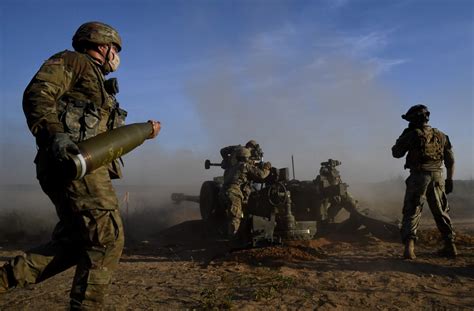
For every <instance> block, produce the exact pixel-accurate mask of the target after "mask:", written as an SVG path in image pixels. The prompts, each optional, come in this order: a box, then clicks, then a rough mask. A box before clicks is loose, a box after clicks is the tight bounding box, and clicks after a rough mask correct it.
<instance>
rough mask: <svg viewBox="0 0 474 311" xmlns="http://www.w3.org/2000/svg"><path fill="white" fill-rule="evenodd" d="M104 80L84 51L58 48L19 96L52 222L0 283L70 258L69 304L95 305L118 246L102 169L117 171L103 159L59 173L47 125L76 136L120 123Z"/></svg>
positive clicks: (1, 274)
mask: <svg viewBox="0 0 474 311" xmlns="http://www.w3.org/2000/svg"><path fill="white" fill-rule="evenodd" d="M104 82H105V78H104V73H103V72H102V70H101V67H100V66H99V64H98V63H97V62H96V61H95V60H94V59H92V58H91V57H90V56H89V55H88V54H85V53H78V52H71V51H63V52H60V53H58V54H56V55H54V56H52V57H51V58H50V59H49V60H47V61H46V62H45V63H44V64H43V66H42V67H41V68H40V70H39V71H38V72H37V73H36V75H35V76H34V77H33V79H32V80H31V82H30V84H29V85H28V87H27V88H26V90H25V92H24V97H23V109H24V112H25V116H26V119H27V122H28V126H29V128H30V130H31V132H32V133H33V135H34V136H35V138H36V143H37V146H38V153H37V156H36V158H35V163H36V169H37V178H38V180H39V182H40V185H41V188H42V189H43V191H44V192H45V193H46V194H47V195H48V197H49V198H50V199H51V201H52V202H53V203H54V205H55V208H56V212H57V215H58V217H59V222H58V224H57V225H56V227H55V229H54V232H53V234H52V239H51V241H50V242H49V243H47V244H45V245H42V246H39V247H37V248H34V249H31V250H29V251H27V252H26V253H25V254H23V255H21V256H17V257H16V258H14V259H12V260H10V261H9V262H8V263H7V264H6V265H5V266H4V267H3V268H1V270H0V282H2V278H3V279H7V280H8V281H7V282H5V281H4V282H3V283H8V284H3V286H4V287H5V288H12V287H15V286H19V287H23V286H25V285H27V284H34V283H38V282H41V281H43V280H45V279H47V278H49V277H51V276H53V275H55V274H58V273H60V272H62V271H64V270H66V269H68V268H70V267H72V266H74V265H76V266H77V268H76V272H75V275H74V280H73V284H72V289H71V292H70V298H71V308H72V309H90V310H99V309H101V307H102V304H103V300H104V296H105V293H106V290H107V288H108V285H109V284H110V281H111V274H112V271H114V270H115V269H116V268H117V265H118V262H119V259H120V256H121V254H122V250H123V245H124V234H123V227H122V220H121V216H120V213H119V210H118V207H119V206H118V200H117V197H116V194H115V191H114V188H113V186H112V182H111V178H110V175H109V174H110V173H114V175H116V173H117V172H111V171H109V169H108V167H105V166H103V167H100V168H99V169H97V170H95V171H93V172H91V173H90V174H88V175H86V176H85V177H84V178H83V179H80V180H69V179H67V178H64V177H63V176H62V175H61V171H60V170H59V169H58V167H57V161H56V159H54V158H53V156H52V154H51V150H50V146H51V142H50V141H51V136H52V135H54V134H55V133H67V134H68V135H69V137H70V138H71V140H72V141H73V142H75V143H77V142H79V141H81V140H84V139H87V138H90V137H93V136H95V135H97V134H99V133H102V132H105V131H107V130H108V129H110V128H111V127H115V126H118V125H120V124H122V123H123V118H120V117H117V116H118V115H122V117H123V116H124V111H122V110H119V109H118V107H116V102H115V100H114V97H113V96H112V95H109V94H108V93H107V91H106V89H105V88H104ZM111 122H112V123H114V124H112V123H111ZM116 167H117V166H116V165H115V168H116ZM0 285H1V283H0ZM0 287H1V286H0Z"/></svg>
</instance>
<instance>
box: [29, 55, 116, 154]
mask: <svg viewBox="0 0 474 311" xmlns="http://www.w3.org/2000/svg"><path fill="white" fill-rule="evenodd" d="M104 82H105V77H104V75H103V73H102V71H101V69H100V67H99V66H98V65H97V64H96V63H95V62H94V60H93V59H92V58H91V57H90V56H89V55H87V54H82V53H78V52H71V51H67V50H66V51H63V52H60V53H58V54H55V55H53V56H52V57H51V58H50V59H48V60H47V61H45V62H44V64H43V65H42V66H41V68H40V69H39V71H38V72H37V73H36V74H35V76H34V77H33V79H32V80H31V82H30V83H29V85H28V86H27V88H26V90H25V92H24V94H23V111H24V113H25V116H26V120H27V123H28V127H29V128H30V131H31V132H32V133H33V135H34V136H35V137H36V139H37V144H38V147H39V148H42V147H43V146H44V145H45V144H47V143H48V138H49V137H50V136H51V135H53V134H55V133H57V132H63V133H68V134H69V135H70V137H71V139H72V140H73V141H75V142H79V141H82V140H84V139H87V138H90V137H93V136H95V135H97V134H99V133H101V132H105V131H106V130H107V122H108V121H109V118H110V116H111V114H112V112H113V111H114V110H115V108H116V101H115V99H114V97H113V96H112V95H109V94H108V93H107V92H106V90H105V88H104Z"/></svg>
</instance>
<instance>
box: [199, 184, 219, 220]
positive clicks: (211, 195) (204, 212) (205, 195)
mask: <svg viewBox="0 0 474 311" xmlns="http://www.w3.org/2000/svg"><path fill="white" fill-rule="evenodd" d="M218 196H219V187H218V186H217V183H216V182H214V181H210V180H208V181H205V182H203V183H202V186H201V192H200V194H199V210H200V212H201V217H202V219H204V220H206V219H209V218H211V217H212V216H213V215H214V214H215V213H216V210H217V208H218V204H219V197H218Z"/></svg>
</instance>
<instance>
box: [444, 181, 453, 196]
mask: <svg viewBox="0 0 474 311" xmlns="http://www.w3.org/2000/svg"><path fill="white" fill-rule="evenodd" d="M444 188H445V191H446V194H448V193H451V192H453V180H452V179H446V180H445V181H444Z"/></svg>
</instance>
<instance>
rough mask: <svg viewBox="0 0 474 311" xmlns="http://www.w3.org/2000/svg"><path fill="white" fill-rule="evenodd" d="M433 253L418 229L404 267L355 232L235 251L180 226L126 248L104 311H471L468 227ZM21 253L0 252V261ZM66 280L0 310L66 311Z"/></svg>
mask: <svg viewBox="0 0 474 311" xmlns="http://www.w3.org/2000/svg"><path fill="white" fill-rule="evenodd" d="M458 231H460V230H458ZM440 245H441V243H440V241H439V235H438V234H437V232H436V230H434V229H425V230H423V231H422V232H421V238H420V241H419V242H418V245H417V256H418V258H417V259H416V260H414V261H406V260H402V259H401V256H400V254H401V251H402V246H401V244H400V243H399V242H397V241H382V240H379V239H377V238H375V237H373V236H371V235H370V234H366V233H364V232H362V231H361V232H360V233H359V232H358V233H356V234H351V235H349V236H348V235H340V234H339V235H329V236H326V237H322V238H318V239H314V240H311V241H293V242H287V243H286V244H285V245H276V246H271V247H263V248H257V249H233V248H232V246H230V245H228V243H227V242H225V241H219V240H216V239H215V237H214V236H212V234H210V233H209V232H208V230H206V224H205V223H204V222H202V221H197V220H196V221H186V222H183V223H181V224H179V225H176V226H173V227H171V228H168V229H166V230H164V231H161V232H160V233H159V234H157V235H156V236H155V237H153V238H151V239H149V240H148V241H140V242H138V241H128V247H127V248H126V250H125V253H124V255H123V257H122V260H121V263H120V268H119V270H118V271H117V272H116V273H115V276H114V280H113V284H112V286H111V288H110V294H109V296H108V297H107V306H106V310H177V309H179V310H183V309H189V310H193V309H196V310H206V309H207V310H221V309H235V310H316V309H317V310H473V307H474V295H473V293H474V235H473V230H472V227H467V228H463V229H462V231H460V233H459V234H458V248H459V251H460V253H461V255H460V256H459V257H458V258H456V259H454V260H453V259H446V258H442V257H439V256H437V255H436V250H437V248H438V247H439V246H440ZM27 247H28V245H2V248H1V249H0V261H5V260H7V259H8V258H9V257H11V256H14V255H16V254H19V253H21V251H20V250H21V249H25V248H27ZM72 276H73V270H72V269H70V270H68V271H66V272H64V273H62V274H60V275H58V276H56V277H54V278H52V279H49V280H47V281H45V282H43V283H40V284H37V285H34V286H30V287H28V288H24V289H15V290H12V291H9V292H7V293H5V294H3V295H1V296H0V310H38V309H46V308H47V309H48V310H66V308H67V304H68V292H69V287H70V285H71V280H72Z"/></svg>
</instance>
